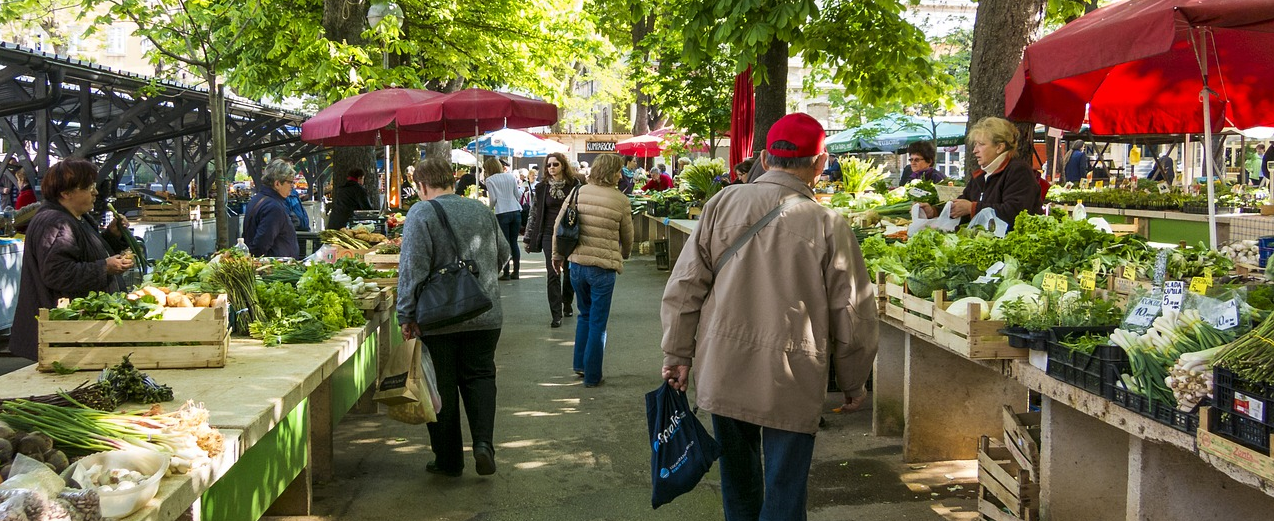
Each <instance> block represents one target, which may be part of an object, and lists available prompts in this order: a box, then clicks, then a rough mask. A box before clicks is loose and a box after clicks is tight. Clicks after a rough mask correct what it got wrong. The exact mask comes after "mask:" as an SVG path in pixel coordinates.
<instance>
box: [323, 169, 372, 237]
mask: <svg viewBox="0 0 1274 521" xmlns="http://www.w3.org/2000/svg"><path fill="white" fill-rule="evenodd" d="M375 209H376V207H375V206H372V200H371V198H370V197H368V196H367V189H366V188H364V187H363V185H362V183H359V182H358V181H353V180H350V179H346V180H345V184H343V185H341V186H338V187H336V192H335V193H333V194H332V210H331V212H330V213H328V215H327V229H329V230H339V229H341V228H344V227H346V226H349V219H350V217H352V216H353V215H354V211H355V210H375Z"/></svg>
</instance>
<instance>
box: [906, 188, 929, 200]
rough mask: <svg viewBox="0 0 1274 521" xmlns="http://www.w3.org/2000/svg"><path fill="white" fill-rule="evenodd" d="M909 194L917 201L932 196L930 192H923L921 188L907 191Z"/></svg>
mask: <svg viewBox="0 0 1274 521" xmlns="http://www.w3.org/2000/svg"><path fill="white" fill-rule="evenodd" d="M907 193H909V194H911V196H912V197H915V198H916V199H920V198H923V197H929V195H930V193H929V191H928V190H921V189H919V188H912V189H911V190H907Z"/></svg>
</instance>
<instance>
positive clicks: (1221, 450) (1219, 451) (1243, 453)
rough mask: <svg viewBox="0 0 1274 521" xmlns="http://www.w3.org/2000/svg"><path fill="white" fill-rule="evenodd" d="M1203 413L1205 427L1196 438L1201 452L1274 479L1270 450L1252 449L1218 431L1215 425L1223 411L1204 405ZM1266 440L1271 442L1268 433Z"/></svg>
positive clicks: (1266, 478)
mask: <svg viewBox="0 0 1274 521" xmlns="http://www.w3.org/2000/svg"><path fill="white" fill-rule="evenodd" d="M1201 414H1202V416H1203V420H1204V421H1203V423H1202V426H1203V428H1202V429H1199V432H1198V434H1197V437H1196V438H1195V440H1196V445H1197V446H1198V447H1199V452H1206V453H1208V454H1212V455H1214V456H1217V457H1219V458H1221V459H1223V460H1226V461H1229V462H1230V463H1233V464H1235V465H1238V466H1239V467H1242V468H1244V469H1246V470H1248V471H1249V472H1251V473H1253V474H1256V475H1257V476H1260V477H1262V478H1264V479H1265V480H1266V481H1271V480H1274V458H1272V457H1270V455H1269V451H1256V450H1252V449H1251V448H1250V447H1248V446H1247V445H1245V444H1243V443H1236V442H1234V441H1231V440H1230V439H1229V437H1228V436H1224V435H1221V433H1219V432H1217V431H1216V430H1215V429H1214V427H1213V426H1215V425H1216V423H1217V422H1218V421H1219V420H1220V416H1221V413H1220V411H1217V410H1216V409H1215V408H1212V407H1203V408H1202V411H1201ZM1265 442H1266V443H1267V444H1268V443H1270V438H1269V436H1268V435H1267V437H1266V439H1265ZM1267 446H1268V445H1267Z"/></svg>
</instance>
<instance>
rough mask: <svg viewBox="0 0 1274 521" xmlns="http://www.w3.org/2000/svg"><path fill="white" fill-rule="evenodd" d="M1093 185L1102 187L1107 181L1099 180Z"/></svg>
mask: <svg viewBox="0 0 1274 521" xmlns="http://www.w3.org/2000/svg"><path fill="white" fill-rule="evenodd" d="M1093 186H1095V187H1097V188H1101V187H1103V186H1106V182H1105V181H1097V182H1096V183H1094V184H1093Z"/></svg>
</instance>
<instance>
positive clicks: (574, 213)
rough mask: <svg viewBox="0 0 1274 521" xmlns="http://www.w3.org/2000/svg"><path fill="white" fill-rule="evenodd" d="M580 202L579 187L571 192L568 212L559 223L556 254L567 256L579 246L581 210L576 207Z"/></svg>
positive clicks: (554, 252) (567, 204) (567, 207)
mask: <svg viewBox="0 0 1274 521" xmlns="http://www.w3.org/2000/svg"><path fill="white" fill-rule="evenodd" d="M577 202H579V187H578V186H577V187H575V190H574V191H572V192H571V195H570V197H569V198H568V200H567V202H566V214H565V215H563V216H562V222H559V223H557V242H556V244H555V245H554V248H556V249H555V250H554V251H553V254H554V255H561V256H562V258H566V257H567V256H569V255H570V254H571V252H573V251H575V247H576V246H579V210H577V209H576V208H575V205H576V203H577Z"/></svg>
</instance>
